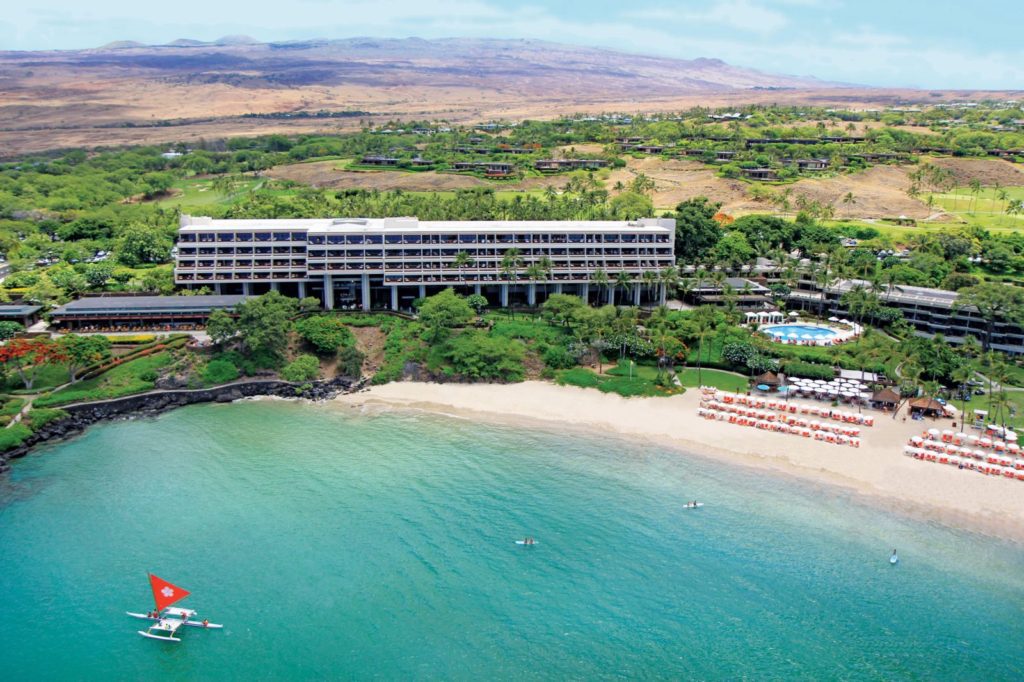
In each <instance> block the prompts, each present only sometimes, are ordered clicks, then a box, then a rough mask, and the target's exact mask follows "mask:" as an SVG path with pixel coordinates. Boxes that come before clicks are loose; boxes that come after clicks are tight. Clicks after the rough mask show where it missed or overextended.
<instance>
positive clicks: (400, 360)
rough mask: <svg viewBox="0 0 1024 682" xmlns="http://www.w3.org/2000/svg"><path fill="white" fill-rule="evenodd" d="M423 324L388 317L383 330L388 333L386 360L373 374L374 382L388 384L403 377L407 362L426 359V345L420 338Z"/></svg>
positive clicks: (385, 351)
mask: <svg viewBox="0 0 1024 682" xmlns="http://www.w3.org/2000/svg"><path fill="white" fill-rule="evenodd" d="M421 329H422V327H421V325H420V324H419V323H417V322H410V321H408V320H403V319H401V318H397V317H391V318H386V320H385V323H383V324H381V331H383V332H385V333H386V334H387V339H386V340H385V341H384V362H383V363H381V367H380V369H379V370H377V373H376V374H375V375H374V376H373V383H375V384H386V383H388V382H389V381H397V380H398V379H400V378H402V372H403V371H404V369H405V363H406V362H410V361H413V362H415V361H423V360H425V359H426V350H427V348H426V346H425V345H424V343H423V341H422V340H421V339H420V330H421Z"/></svg>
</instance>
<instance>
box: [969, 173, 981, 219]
mask: <svg viewBox="0 0 1024 682" xmlns="http://www.w3.org/2000/svg"><path fill="white" fill-rule="evenodd" d="M970 186H971V194H972V195H973V196H974V199H973V201H972V203H971V204H970V205H969V206H968V209H967V211H968V212H969V213H974V211H973V210H971V208H970V206H974V208H977V207H978V194H980V193H981V180H978V179H977V178H974V179H973V180H971V182H970Z"/></svg>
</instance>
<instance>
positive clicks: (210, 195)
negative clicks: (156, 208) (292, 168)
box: [154, 178, 264, 207]
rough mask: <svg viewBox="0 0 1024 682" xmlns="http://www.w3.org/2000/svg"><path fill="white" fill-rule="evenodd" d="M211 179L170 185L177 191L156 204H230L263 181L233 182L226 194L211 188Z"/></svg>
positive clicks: (200, 205) (245, 180)
mask: <svg viewBox="0 0 1024 682" xmlns="http://www.w3.org/2000/svg"><path fill="white" fill-rule="evenodd" d="M213 181H214V179H213V178H185V179H183V180H179V181H178V182H176V183H174V184H173V185H172V188H173V189H176V190H179V191H180V194H179V193H175V194H174V195H173V196H169V197H165V198H163V199H158V200H157V201H156V202H154V203H157V204H164V205H174V206H178V205H181V206H195V207H203V206H220V205H225V204H231V203H234V202H235V201H237V200H238V199H240V198H241V197H242V196H244V195H245V194H246V193H247V192H249V191H250V190H252V189H256V188H258V187H259V186H261V185H262V184H263V182H264V181H263V180H259V179H256V178H245V179H240V180H235V181H234V182H233V183H232V186H231V190H230V191H229V192H227V193H224V192H221V191H219V190H215V189H214V188H213Z"/></svg>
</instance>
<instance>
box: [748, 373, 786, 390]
mask: <svg viewBox="0 0 1024 682" xmlns="http://www.w3.org/2000/svg"><path fill="white" fill-rule="evenodd" d="M754 383H755V384H758V386H767V387H768V390H776V389H778V387H779V386H781V385H782V380H781V379H779V375H778V374H776V373H775V372H765V373H764V374H762V375H761V376H759V377H757V379H755V380H754Z"/></svg>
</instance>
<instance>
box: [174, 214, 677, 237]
mask: <svg viewBox="0 0 1024 682" xmlns="http://www.w3.org/2000/svg"><path fill="white" fill-rule="evenodd" d="M180 229H181V231H183V232H203V231H208V230H211V229H213V230H217V229H225V230H307V231H310V232H355V233H358V232H403V231H408V232H454V233H458V232H480V231H484V232H622V231H628V232H650V233H663V232H671V233H674V232H675V229H676V221H675V219H673V218H641V219H640V220H423V221H421V220H419V219H418V218H303V219H295V220H292V219H288V218H255V219H252V220H249V219H244V218H227V219H220V218H217V219H215V218H208V217H201V216H189V215H182V216H181V228H180Z"/></svg>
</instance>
